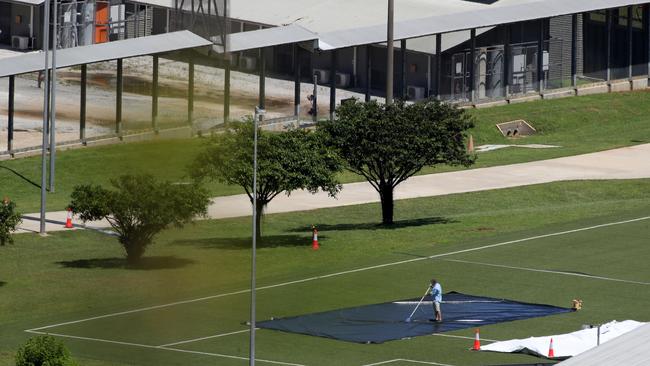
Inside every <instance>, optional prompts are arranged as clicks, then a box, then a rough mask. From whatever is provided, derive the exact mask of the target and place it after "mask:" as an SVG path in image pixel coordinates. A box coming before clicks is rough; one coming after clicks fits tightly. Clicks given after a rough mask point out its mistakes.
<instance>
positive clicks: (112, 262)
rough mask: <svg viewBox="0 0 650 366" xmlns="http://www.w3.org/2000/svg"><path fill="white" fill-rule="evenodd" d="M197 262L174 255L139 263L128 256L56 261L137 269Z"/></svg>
mask: <svg viewBox="0 0 650 366" xmlns="http://www.w3.org/2000/svg"><path fill="white" fill-rule="evenodd" d="M194 263H196V262H195V261H193V260H191V259H185V258H177V257H174V256H163V257H143V258H142V259H140V261H139V262H138V263H137V264H130V263H128V262H127V261H126V258H92V259H78V260H74V261H63V262H56V264H60V265H61V266H62V267H65V268H84V269H95V268H100V269H113V268H124V269H137V270H155V269H174V268H182V267H186V266H188V265H190V264H194Z"/></svg>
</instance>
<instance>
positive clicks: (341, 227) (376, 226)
mask: <svg viewBox="0 0 650 366" xmlns="http://www.w3.org/2000/svg"><path fill="white" fill-rule="evenodd" d="M457 222H458V221H457V220H455V219H449V218H446V217H437V216H436V217H423V218H419V219H408V220H397V221H395V222H393V225H390V226H386V225H383V224H382V223H381V222H366V223H351V224H333V225H328V224H320V225H316V227H317V228H318V231H328V230H332V231H333V230H338V231H349V230H382V229H384V230H394V229H402V228H407V227H418V226H426V225H441V224H453V223H457ZM309 230H310V228H306V227H304V226H301V227H297V228H293V229H291V230H290V231H292V232H305V231H307V232H309Z"/></svg>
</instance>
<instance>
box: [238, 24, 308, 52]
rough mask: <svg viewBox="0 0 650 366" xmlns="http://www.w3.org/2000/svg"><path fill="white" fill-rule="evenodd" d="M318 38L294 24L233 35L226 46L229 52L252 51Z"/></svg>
mask: <svg viewBox="0 0 650 366" xmlns="http://www.w3.org/2000/svg"><path fill="white" fill-rule="evenodd" d="M317 39H318V36H317V35H316V34H315V33H312V32H310V31H308V30H306V29H305V28H303V27H301V26H299V25H296V24H292V25H288V26H282V27H273V28H267V29H262V30H255V31H250V32H242V33H233V34H230V35H228V39H227V41H226V45H227V47H228V51H229V52H237V51H243V50H250V49H254V48H262V47H269V46H277V45H281V44H288V43H299V42H305V41H315V40H317Z"/></svg>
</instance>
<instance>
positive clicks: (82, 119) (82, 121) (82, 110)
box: [79, 64, 88, 144]
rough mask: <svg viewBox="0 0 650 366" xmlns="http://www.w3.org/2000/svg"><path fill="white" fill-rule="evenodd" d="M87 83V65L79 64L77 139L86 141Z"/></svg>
mask: <svg viewBox="0 0 650 366" xmlns="http://www.w3.org/2000/svg"><path fill="white" fill-rule="evenodd" d="M87 83H88V66H87V65H86V64H83V65H81V96H80V99H81V100H80V103H79V105H80V107H79V139H80V140H81V142H82V143H84V144H85V143H86V84H87Z"/></svg>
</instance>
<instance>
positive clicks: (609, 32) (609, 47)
mask: <svg viewBox="0 0 650 366" xmlns="http://www.w3.org/2000/svg"><path fill="white" fill-rule="evenodd" d="M606 22H607V36H606V37H607V47H605V52H607V55H606V56H605V60H606V62H605V65H606V67H607V69H606V72H607V76H606V80H607V85H610V81H611V80H612V9H607V15H606Z"/></svg>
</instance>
